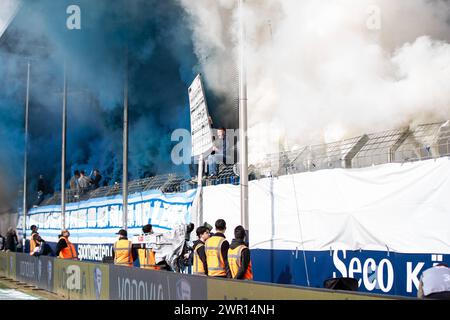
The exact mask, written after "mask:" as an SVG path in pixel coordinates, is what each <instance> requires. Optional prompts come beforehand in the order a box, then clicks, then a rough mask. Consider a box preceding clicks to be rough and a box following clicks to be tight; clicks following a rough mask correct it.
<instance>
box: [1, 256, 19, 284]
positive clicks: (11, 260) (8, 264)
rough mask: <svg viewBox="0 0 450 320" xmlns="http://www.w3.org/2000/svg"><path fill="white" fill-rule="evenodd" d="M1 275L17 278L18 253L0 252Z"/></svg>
mask: <svg viewBox="0 0 450 320" xmlns="http://www.w3.org/2000/svg"><path fill="white" fill-rule="evenodd" d="M0 275H2V276H4V277H7V278H11V279H15V278H16V254H15V253H14V252H0Z"/></svg>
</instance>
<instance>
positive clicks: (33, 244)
mask: <svg viewBox="0 0 450 320" xmlns="http://www.w3.org/2000/svg"><path fill="white" fill-rule="evenodd" d="M30 229H31V236H30V256H32V255H33V253H34V249H35V248H36V246H37V242H36V239H37V236H39V233H38V232H37V231H38V227H36V226H35V225H34V224H33V225H32V226H31V228H30Z"/></svg>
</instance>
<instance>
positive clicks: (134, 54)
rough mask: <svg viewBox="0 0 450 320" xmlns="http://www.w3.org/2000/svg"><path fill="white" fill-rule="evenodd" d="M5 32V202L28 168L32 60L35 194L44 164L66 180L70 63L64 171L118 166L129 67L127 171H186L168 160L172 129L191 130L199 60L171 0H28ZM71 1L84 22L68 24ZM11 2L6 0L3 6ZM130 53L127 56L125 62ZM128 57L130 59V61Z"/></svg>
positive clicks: (1, 117) (109, 171) (55, 180)
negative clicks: (65, 100)
mask: <svg viewBox="0 0 450 320" xmlns="http://www.w3.org/2000/svg"><path fill="white" fill-rule="evenodd" d="M20 2H21V3H22V7H21V9H20V11H19V12H18V14H17V16H16V17H15V19H14V20H13V21H12V23H11V25H9V27H8V28H7V29H6V31H5V33H4V34H3V35H2V36H1V38H0V148H1V150H2V152H0V167H1V168H2V170H1V176H0V178H1V181H0V183H2V184H3V185H2V186H0V194H1V197H2V198H1V199H0V201H1V205H0V207H2V205H3V206H5V207H16V205H17V203H18V201H17V200H16V199H17V194H18V191H19V190H20V189H21V181H22V178H23V155H24V153H23V151H24V134H23V133H24V121H23V119H24V105H25V92H26V73H27V72H26V70H27V63H28V61H30V62H31V88H30V115H29V123H30V125H29V126H30V129H29V130H30V136H29V167H28V178H29V182H30V183H29V190H30V192H29V197H30V199H29V204H30V205H31V204H33V202H34V201H35V198H36V182H37V178H38V175H39V174H43V175H44V177H45V179H46V182H47V185H48V187H49V189H59V188H60V181H61V178H60V170H61V165H60V163H61V111H62V91H63V74H64V73H63V71H64V63H65V64H66V68H67V79H68V119H67V123H68V127H67V130H68V131H67V164H66V167H67V173H66V181H68V180H69V178H70V175H71V173H72V172H73V170H75V169H84V170H86V171H87V173H88V174H89V173H91V171H92V170H93V169H94V168H98V169H100V171H101V174H102V175H103V177H104V178H107V179H108V181H107V182H108V183H109V184H112V183H114V182H115V181H118V182H120V181H121V176H122V128H123V100H124V93H123V92H124V82H125V74H126V70H127V69H128V78H129V178H130V179H137V178H142V177H145V176H150V175H155V174H162V173H168V172H185V170H187V168H186V167H177V166H175V165H174V164H172V162H171V159H170V151H171V149H172V145H173V144H174V143H172V142H171V139H170V137H171V133H172V132H173V131H174V130H175V129H178V128H186V129H188V130H189V102H188V92H187V90H188V86H189V84H190V82H191V81H192V80H193V79H194V77H195V73H194V72H195V70H193V66H195V65H196V64H197V59H196V57H195V55H194V53H193V52H194V49H193V44H192V40H191V31H190V29H189V28H187V27H186V23H185V21H183V19H181V18H182V16H183V13H184V12H183V9H182V8H181V7H180V5H179V4H178V3H177V2H176V1H174V0H168V1H160V0H151V1H149V0H133V1H128V0H117V1H109V0H95V1H91V0H70V1H69V0H61V1H54V0H38V1H36V0H33V1H30V0H23V1H20ZM69 5H77V6H79V8H80V10H81V30H76V29H75V30H69V29H68V28H67V24H66V22H67V18H68V17H69V16H70V14H68V13H67V12H66V10H67V7H68V6H69ZM5 8H8V7H6V6H4V5H3V1H2V2H1V6H0V10H1V11H2V16H3V13H4V10H5ZM127 61H128V64H127V63H126V62H127ZM127 65H128V68H127V67H126V66H127Z"/></svg>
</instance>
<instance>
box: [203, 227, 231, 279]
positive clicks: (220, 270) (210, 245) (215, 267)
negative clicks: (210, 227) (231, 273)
mask: <svg viewBox="0 0 450 320" xmlns="http://www.w3.org/2000/svg"><path fill="white" fill-rule="evenodd" d="M224 241H225V238H223V237H219V236H212V237H211V238H209V239H208V240H206V243H205V247H206V248H205V249H206V264H207V265H208V276H211V277H225V276H226V275H227V272H226V270H225V261H224V259H223V256H222V251H221V248H222V243H223V242H224Z"/></svg>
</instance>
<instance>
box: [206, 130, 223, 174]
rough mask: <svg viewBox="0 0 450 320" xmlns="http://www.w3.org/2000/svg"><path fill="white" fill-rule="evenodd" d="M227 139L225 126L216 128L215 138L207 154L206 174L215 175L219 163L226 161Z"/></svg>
mask: <svg viewBox="0 0 450 320" xmlns="http://www.w3.org/2000/svg"><path fill="white" fill-rule="evenodd" d="M226 150H227V139H226V130H225V128H220V129H218V130H217V139H214V141H213V148H212V151H211V154H210V155H209V156H208V175H209V176H210V177H215V176H217V173H218V166H219V164H224V163H226Z"/></svg>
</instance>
